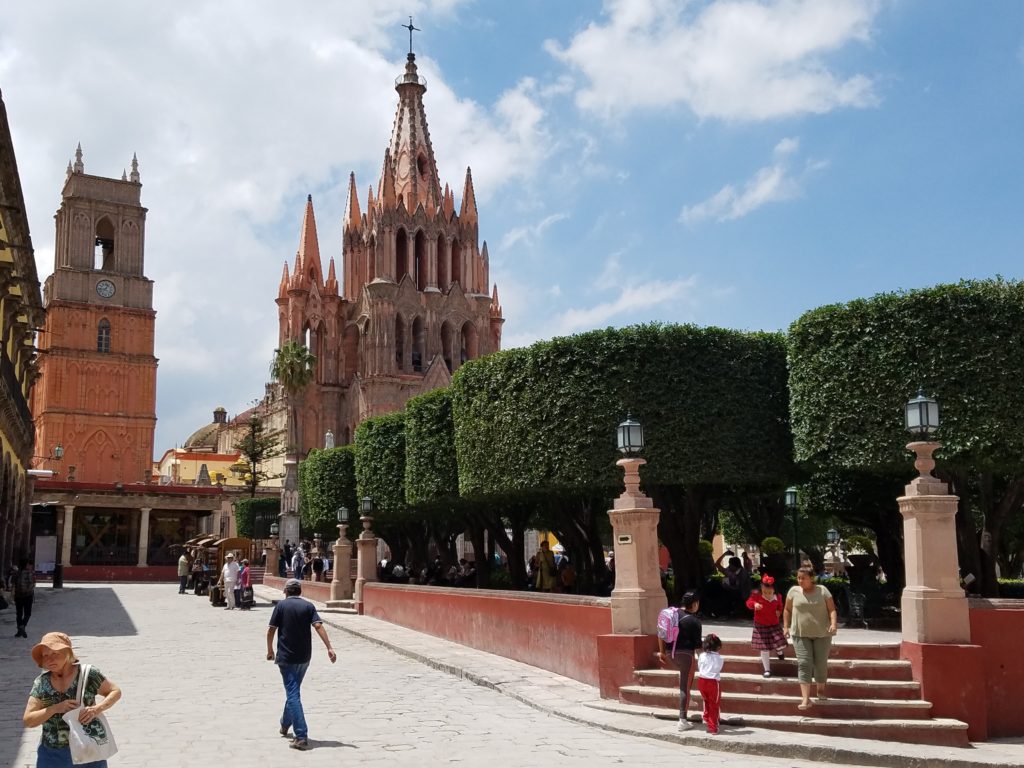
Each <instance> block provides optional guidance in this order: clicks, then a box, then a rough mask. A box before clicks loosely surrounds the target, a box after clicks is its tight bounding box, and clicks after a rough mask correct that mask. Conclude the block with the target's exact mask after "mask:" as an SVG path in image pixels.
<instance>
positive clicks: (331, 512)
mask: <svg viewBox="0 0 1024 768" xmlns="http://www.w3.org/2000/svg"><path fill="white" fill-rule="evenodd" d="M355 456H356V450H355V446H351V445H344V446H341V447H339V448H330V449H313V450H312V451H310V452H309V455H308V456H307V457H306V458H305V460H304V461H302V462H301V463H300V464H299V497H300V498H301V499H302V510H301V511H302V528H303V531H304V532H308V533H310V534H312V533H319V534H320V535H322V536H323V537H324V538H328V539H333V538H335V537H336V536H337V535H338V529H337V527H336V526H337V524H338V518H337V510H338V507H341V506H345V507H348V509H349V519H350V520H356V519H357V518H358V517H359V502H358V501H357V496H356V474H355Z"/></svg>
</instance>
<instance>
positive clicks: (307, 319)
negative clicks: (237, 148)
mask: <svg viewBox="0 0 1024 768" xmlns="http://www.w3.org/2000/svg"><path fill="white" fill-rule="evenodd" d="M426 89H427V88H426V82H425V81H424V80H423V79H422V78H420V77H419V75H418V74H417V71H416V57H415V55H414V54H412V53H410V54H409V56H408V60H407V63H406V67H405V73H404V74H403V75H401V76H400V77H399V78H398V79H397V80H396V83H395V90H396V91H397V92H398V110H397V113H396V114H395V122H394V127H393V129H392V133H391V141H390V144H389V145H388V147H387V149H386V150H385V152H384V163H383V167H382V168H381V175H380V181H379V183H378V185H377V189H376V191H375V190H374V189H373V188H372V187H371V188H370V189H369V190H368V191H367V193H366V206H365V209H364V208H363V207H362V205H361V204H360V201H359V195H358V192H357V186H356V180H355V175H354V174H353V175H352V176H351V177H350V180H349V191H348V204H347V206H346V209H345V211H344V235H343V245H342V256H341V258H342V267H341V280H340V281H339V278H338V275H337V270H336V267H335V261H334V258H333V257H332V258H331V259H330V260H329V262H328V267H327V273H326V277H325V275H324V270H323V262H322V261H321V258H320V248H319V243H318V238H317V230H316V220H315V217H314V212H313V201H312V198H309V199H307V202H306V210H305V214H304V216H303V220H302V228H301V232H300V236H299V247H298V252H297V253H296V256H295V261H294V263H293V264H292V265H291V267H290V268H289V265H288V263H287V262H286V263H285V265H284V274H283V275H282V277H281V284H280V288H279V290H278V295H277V307H278V321H279V341H280V343H281V344H283V343H284V342H286V341H298V342H301V343H303V344H305V345H306V346H307V347H308V348H309V349H310V351H312V353H313V354H314V355H316V358H317V365H316V377H315V381H314V383H313V384H311V385H310V386H309V387H307V388H306V391H305V392H304V393H303V395H302V398H303V402H302V404H301V405H302V407H301V408H300V423H299V425H298V429H297V439H298V441H299V443H300V446H299V447H300V451H299V453H300V455H304V454H305V453H307V452H308V451H309V450H310V449H312V448H317V447H323V439H324V435H325V433H326V432H328V431H331V432H333V434H334V435H335V437H336V439H337V441H338V443H339V444H345V443H348V442H351V440H352V435H353V433H354V430H355V427H356V425H358V424H359V422H361V421H362V420H363V419H365V418H367V417H370V416H376V415H379V414H383V413H388V412H391V411H395V410H399V409H401V408H402V407H403V406H404V404H405V402H406V401H407V400H408V399H409V398H410V397H413V396H415V395H418V394H421V393H423V392H427V391H430V390H432V389H435V388H437V387H443V386H446V385H447V384H448V383H449V382H450V381H451V375H452V373H453V372H454V371H455V370H456V369H458V367H459V366H460V365H461V364H462V363H463V362H465V361H466V360H471V359H473V358H476V357H478V356H480V355H485V354H488V353H490V352H494V351H496V350H498V349H499V348H500V346H501V326H502V323H503V322H504V321H503V319H502V315H501V306H500V304H499V303H498V292H497V287H496V286H495V287H494V288H493V291H492V290H491V289H490V275H489V264H488V254H487V244H486V243H484V244H483V245H482V246H481V245H480V239H479V222H478V219H477V207H476V197H475V194H474V191H473V177H472V174H471V173H470V171H469V169H467V171H466V178H465V182H464V183H463V185H462V196H461V202H460V203H459V205H458V206H457V205H456V198H455V193H454V191H453V190H452V189H450V188H449V186H448V185H447V184H445V185H444V187H443V188H442V186H441V180H440V179H439V178H438V173H437V164H436V162H435V159H434V149H433V146H432V145H431V142H430V132H429V130H428V129H427V118H426V112H425V111H424V106H423V94H424V92H425V91H426Z"/></svg>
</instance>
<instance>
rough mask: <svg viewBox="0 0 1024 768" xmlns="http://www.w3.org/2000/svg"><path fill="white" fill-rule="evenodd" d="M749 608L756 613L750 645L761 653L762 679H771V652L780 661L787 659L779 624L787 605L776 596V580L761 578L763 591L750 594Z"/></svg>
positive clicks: (766, 577) (765, 576)
mask: <svg viewBox="0 0 1024 768" xmlns="http://www.w3.org/2000/svg"><path fill="white" fill-rule="evenodd" d="M747 608H749V609H750V610H752V611H753V612H754V633H753V636H752V637H751V638H750V645H751V647H752V648H753V649H754V650H755V651H760V652H761V666H762V667H764V674H763V675H762V677H766V678H767V677H771V676H772V671H771V654H770V652H771V651H774V652H775V655H776V656H778V658H779V660H780V661H781V660H782V659H784V658H786V636H785V635H784V634H783V633H782V626H781V625H780V624H779V620H780V619H781V618H782V611H783V609H784V608H785V603H784V602H783V600H782V598H781V597H780V596H779V595H777V594H775V579H774V578H772V577H771V576H769V575H768V574H767V573H766V574H765V575H764V576H762V577H761V591H760V592H756V591H754V592H751V593H750V597H748V598H747Z"/></svg>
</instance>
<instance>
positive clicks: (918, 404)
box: [904, 387, 939, 442]
mask: <svg viewBox="0 0 1024 768" xmlns="http://www.w3.org/2000/svg"><path fill="white" fill-rule="evenodd" d="M904 416H905V423H906V427H907V431H908V432H910V434H912V435H913V436H914V437H916V438H917V439H919V440H922V441H925V442H928V441H930V440H931V439H932V438H933V437H934V436H935V433H936V432H937V431H938V429H939V404H938V402H936V401H935V399H934V398H932V397H925V394H924V387H921V388H920V389H918V390H917V397H913V398H911V399H910V400H909V401H908V402H907V405H906V411H905V414H904Z"/></svg>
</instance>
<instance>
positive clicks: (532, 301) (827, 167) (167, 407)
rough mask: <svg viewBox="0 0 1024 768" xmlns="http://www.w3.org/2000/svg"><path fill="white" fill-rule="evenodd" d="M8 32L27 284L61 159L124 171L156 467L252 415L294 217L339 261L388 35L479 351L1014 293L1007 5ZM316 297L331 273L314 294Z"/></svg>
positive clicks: (25, 6)
mask: <svg viewBox="0 0 1024 768" xmlns="http://www.w3.org/2000/svg"><path fill="white" fill-rule="evenodd" d="M284 5H285V4H281V3H272V2H269V0H257V1H256V2H243V0H230V1H225V2H219V3H216V4H213V3H197V2H192V3H175V4H164V5H161V6H160V7H158V8H157V9H154V8H152V7H150V6H149V5H148V4H145V5H144V4H138V3H131V2H127V0H125V1H124V2H113V1H110V0H97V1H96V2H92V3H89V4H81V3H73V2H70V0H66V1H55V2H49V3H19V4H16V5H15V6H14V7H12V8H10V9H7V10H6V11H5V25H4V28H3V29H0V88H2V89H3V94H4V98H5V101H6V104H7V109H8V113H9V117H10V120H11V124H12V129H13V133H14V141H15V148H16V151H17V152H18V162H19V168H20V171H21V175H22V181H23V184H24V186H25V192H26V199H27V204H28V209H29V216H30V221H31V224H32V232H33V241H34V243H35V246H36V252H37V260H38V262H39V270H40V275H41V276H45V275H47V274H49V273H50V271H52V264H53V224H52V218H51V217H52V215H53V213H54V211H55V210H56V208H57V206H58V204H59V193H60V187H61V184H62V182H63V177H64V168H65V166H66V164H67V161H68V158H69V157H70V156H71V154H72V153H73V150H74V147H75V144H76V143H77V142H78V141H81V142H82V146H83V149H84V151H85V164H86V172H88V173H96V174H100V175H111V176H119V175H120V172H121V169H122V168H123V167H125V166H127V165H128V163H129V161H130V159H131V155H132V152H137V153H138V156H139V161H140V166H141V172H142V181H143V185H144V186H143V201H144V204H145V205H147V206H148V207H149V209H150V213H149V219H148V223H147V249H146V261H147V265H146V272H147V275H148V276H149V277H151V278H152V279H154V280H155V281H156V286H155V295H156V307H157V310H158V319H157V356H158V357H159V358H160V360H161V362H160V369H159V380H158V416H159V423H158V427H157V441H156V451H157V453H158V454H159V453H161V452H162V451H163V450H165V449H166V448H169V447H171V446H173V445H174V444H176V443H180V442H181V441H183V440H184V439H185V438H186V437H187V436H188V435H189V434H190V433H191V432H192V431H193V430H194V429H195V428H196V427H198V426H200V425H202V424H204V423H206V422H208V421H209V420H210V413H211V412H212V409H213V408H214V407H215V406H217V405H224V406H225V407H226V408H227V409H228V411H229V412H230V413H235V412H238V411H240V410H242V409H244V407H245V406H246V403H247V402H248V401H249V400H251V399H252V398H254V397H257V396H259V395H260V394H261V393H262V391H263V382H264V380H265V378H266V370H267V365H268V362H269V359H270V355H271V352H272V350H273V347H274V346H275V342H276V334H277V330H276V329H277V323H276V308H275V305H274V303H273V301H274V297H275V295H276V287H277V282H278V280H279V277H280V273H281V266H282V264H283V262H284V261H285V259H291V258H292V257H293V256H294V253H295V249H296V246H297V244H298V233H299V224H300V220H301V215H302V210H303V204H304V201H305V197H306V195H307V194H312V195H313V199H314V203H315V205H316V214H317V223H318V227H319V235H320V245H321V253H322V255H323V258H324V261H325V267H326V260H327V259H328V258H329V256H332V255H333V256H335V257H337V258H340V250H341V248H340V239H341V217H342V214H343V211H344V204H345V194H346V182H347V178H348V173H349V172H350V171H355V173H356V177H357V182H358V185H359V195H360V202H361V203H362V204H363V205H365V202H366V189H367V187H368V186H369V185H370V184H371V183H372V184H373V185H374V186H376V184H377V180H378V177H379V173H380V163H381V159H382V157H383V153H384V149H385V147H386V144H387V140H388V137H389V135H390V128H391V122H392V119H393V117H394V110H395V104H396V94H395V92H394V90H393V79H394V77H395V76H397V75H398V74H399V73H400V72H401V70H402V65H403V59H404V55H405V52H406V50H407V44H408V38H407V36H406V32H405V31H404V30H403V29H402V28H401V27H400V26H399V25H400V24H402V23H404V22H405V21H406V19H407V16H408V14H410V13H411V14H412V15H413V16H414V21H415V24H416V26H417V27H419V28H421V29H422V32H420V33H417V34H416V39H415V48H416V52H417V56H418V64H419V66H420V74H421V75H423V76H425V77H426V78H427V81H428V90H427V93H426V96H425V104H426V109H427V117H428V120H429V122H430V130H431V138H432V140H433V143H434V149H435V153H436V155H437V160H438V164H439V169H440V172H441V175H442V183H443V182H445V181H447V182H448V183H449V184H450V185H452V186H453V187H454V188H455V189H456V192H457V195H459V196H461V187H462V179H463V176H464V173H465V167H466V166H467V165H470V166H472V168H473V177H474V181H475V185H476V192H477V199H478V203H479V209H480V231H481V237H482V239H485V240H486V241H487V242H488V247H489V250H490V254H491V277H492V280H493V281H495V282H496V283H497V284H498V289H499V292H500V295H501V299H502V303H503V305H504V311H505V317H506V318H507V321H506V325H505V346H506V347H509V346H517V345H522V344H527V343H530V342H532V341H534V340H537V339H543V338H549V337H551V336H552V335H560V334H565V333H573V332H577V331H583V330H588V329H591V328H596V327H605V326H609V325H614V326H620V325H626V324H630V323H636V322H644V321H650V320H662V321H669V322H694V323H698V324H701V325H720V326H725V327H730V328H740V329H782V328H785V327H786V326H787V325H788V324H789V323H790V322H791V321H792V320H794V319H795V318H797V317H798V316H799V315H800V314H801V313H802V312H804V311H806V310H808V309H811V308H813V307H816V306H819V305H821V304H825V303H831V302H837V301H845V300H848V299H851V298H855V297H858V296H867V295H872V294H874V293H878V292H882V291H890V290H896V289H900V288H915V287H920V286H925V285H932V284H935V283H939V282H947V281H955V280H958V279H961V278H971V277H991V276H994V275H996V274H1001V275H1003V276H1004V277H1007V278H1015V279H1019V278H1022V277H1024V260H1022V255H1024V248H1022V242H1024V216H1022V211H1024V142H1022V141H1021V137H1022V136H1024V3H1019V2H1015V1H1011V0H1003V1H1002V2H998V1H994V2H988V3H985V4H984V5H983V6H980V5H978V4H974V3H968V2H946V1H945V0H879V1H878V2H870V1H868V2H854V1H853V0H827V1H823V2H802V1H800V0H788V1H780V2H767V1H766V2H753V0H735V1H733V2H681V0H617V1H616V2H611V1H610V0H609V1H608V2H599V1H598V0H573V1H572V2H552V1H551V0H520V2H516V3H508V2H498V1H497V0H494V1H485V0H476V1H475V2H474V1H473V0H433V1H431V0H404V2H401V3H399V2H394V1H393V0H373V1H372V2H363V3H358V4H357V3H336V2H326V0H320V1H319V2H317V1H313V2H307V3H303V4H302V5H301V7H300V8H299V9H295V8H286V7H284ZM339 266H340V265H339Z"/></svg>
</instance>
